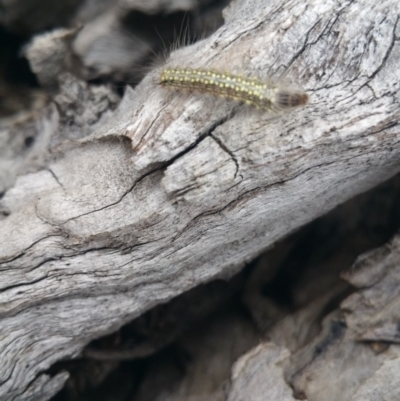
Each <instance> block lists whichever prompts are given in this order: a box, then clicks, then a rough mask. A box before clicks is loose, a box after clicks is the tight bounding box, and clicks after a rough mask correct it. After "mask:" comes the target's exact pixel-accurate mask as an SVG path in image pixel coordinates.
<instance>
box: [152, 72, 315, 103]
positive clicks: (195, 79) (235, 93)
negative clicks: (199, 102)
mask: <svg viewBox="0 0 400 401" xmlns="http://www.w3.org/2000/svg"><path fill="white" fill-rule="evenodd" d="M159 84H160V85H162V86H164V87H169V88H176V89H183V90H187V91H194V92H201V93H208V94H212V95H214V96H219V97H222V98H225V99H230V100H236V101H239V102H242V103H246V104H248V105H250V106H252V107H255V108H257V109H261V110H265V111H285V110H291V109H293V108H296V107H300V106H304V105H305V104H307V102H308V98H309V97H308V94H307V93H306V92H305V91H304V90H302V89H301V88H297V87H294V86H291V85H288V84H285V83H284V82H273V81H260V80H257V79H252V78H244V77H241V76H237V75H232V74H229V73H221V72H218V71H214V70H205V69H189V68H186V69H173V68H164V69H163V70H162V71H161V74H160V77H159Z"/></svg>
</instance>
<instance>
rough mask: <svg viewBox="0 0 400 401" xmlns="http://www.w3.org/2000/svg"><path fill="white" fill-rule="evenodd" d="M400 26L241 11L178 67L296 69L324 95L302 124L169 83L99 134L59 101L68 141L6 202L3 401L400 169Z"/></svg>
mask: <svg viewBox="0 0 400 401" xmlns="http://www.w3.org/2000/svg"><path fill="white" fill-rule="evenodd" d="M399 14H400V6H399V4H398V3H397V2H395V1H394V0H386V1H384V2H381V3H379V4H378V3H376V2H374V1H372V0H368V1H365V2H363V3H362V4H361V3H356V2H353V1H345V2H340V3H339V2H335V1H326V2H323V3H321V2H317V1H312V0H309V1H307V2H303V1H299V0H291V1H288V2H286V3H284V4H282V3H281V2H280V1H277V0H276V1H271V2H268V4H265V2H264V1H261V0H258V1H257V0H253V1H247V2H234V3H232V4H231V5H230V6H229V7H228V9H226V10H225V21H226V23H225V25H224V26H223V27H222V28H221V29H219V30H218V31H217V32H216V33H215V34H214V35H213V36H212V37H210V38H209V39H207V40H204V41H202V42H199V43H198V44H196V45H193V46H191V47H189V48H185V49H182V50H181V51H179V52H176V53H175V54H174V55H173V57H172V60H171V62H170V63H171V65H174V66H179V67H180V66H188V67H194V66H196V67H202V68H215V69H220V70H221V69H222V70H227V69H228V67H229V70H230V72H234V73H239V72H243V73H244V74H249V75H258V76H259V77H261V78H266V77H267V76H271V75H272V76H277V75H279V74H280V72H282V71H286V72H287V75H288V77H290V78H291V79H293V80H295V81H297V82H299V83H300V84H301V85H303V86H304V87H305V88H306V90H307V91H308V92H309V93H310V95H311V102H310V104H309V105H308V106H307V107H306V108H304V109H301V110H296V111H294V112H292V113H290V114H283V115H269V114H262V113H261V112H253V111H250V110H243V109H240V108H237V107H236V105H233V104H231V103H228V102H225V101H222V100H215V99H213V98H210V97H207V96H200V95H195V94H184V95H179V94H177V93H174V92H170V91H168V90H165V89H163V88H160V87H159V86H157V84H156V80H157V74H158V72H157V71H154V72H153V73H151V74H150V75H149V76H148V77H147V78H146V79H145V80H144V82H143V83H142V84H141V85H139V87H137V89H136V90H135V91H134V92H133V93H132V92H131V91H128V92H127V93H126V95H125V98H124V99H123V101H122V103H121V104H120V106H119V108H118V109H117V110H115V111H114V112H113V113H111V112H108V113H102V116H99V115H96V113H94V114H93V113H88V114H87V117H85V118H86V119H87V120H89V121H90V122H89V123H88V121H85V118H84V119H83V120H84V121H80V120H79V117H80V116H79V115H78V113H72V115H73V118H67V117H68V105H67V103H65V102H64V103H63V105H64V106H63V107H60V104H61V103H62V102H60V101H59V102H58V103H57V105H58V108H56V107H51V108H50V110H48V111H47V112H48V113H50V117H49V121H52V122H54V121H55V122H57V125H56V126H55V128H54V129H53V133H54V137H55V142H56V143H57V144H59V146H57V148H54V147H53V148H52V154H51V158H50V160H49V162H48V163H47V164H46V166H45V168H43V169H42V170H39V171H37V172H34V173H30V174H25V175H21V176H19V177H18V179H17V181H16V183H15V184H14V186H13V187H12V188H11V189H9V190H8V191H7V192H6V194H5V195H4V197H3V198H2V199H1V210H4V211H6V213H3V214H4V218H3V220H2V221H1V227H0V235H1V239H0V255H1V256H0V261H1V263H0V268H1V277H2V280H1V287H0V327H1V337H0V355H1V361H2V369H1V371H0V397H1V398H2V399H13V400H45V399H48V398H49V397H50V396H51V395H52V394H54V393H55V392H56V391H58V389H60V388H61V386H62V385H63V383H64V381H65V380H66V378H67V374H66V373H61V374H58V375H57V376H55V377H49V375H47V374H44V373H42V372H43V371H45V370H46V369H47V368H48V367H49V366H51V364H53V363H54V362H55V361H57V360H59V359H61V358H66V357H74V356H76V355H78V354H79V352H80V351H81V350H82V348H83V347H84V345H85V344H87V343H88V342H89V341H90V340H91V339H93V338H96V337H99V336H101V335H104V334H106V333H109V332H111V331H113V330H115V329H117V328H118V327H120V326H121V325H123V324H124V323H125V322H127V321H129V320H131V319H133V318H134V317H136V316H138V315H140V314H141V313H143V312H144V311H145V310H147V309H149V308H151V307H152V306H154V305H156V304H157V303H160V302H166V301H167V300H169V299H171V298H172V297H174V296H176V295H178V294H180V293H182V292H183V291H186V290H188V289H189V288H191V287H194V286H196V285H198V284H200V283H203V282H206V281H208V280H211V279H213V278H216V277H228V276H230V275H232V274H233V273H235V272H236V271H238V269H240V268H241V266H243V265H244V264H245V263H246V261H248V260H250V259H251V258H253V257H254V256H256V255H258V254H259V253H260V252H261V251H262V250H264V249H266V248H267V247H268V246H270V245H271V244H272V243H274V242H275V241H276V240H277V239H279V238H282V237H283V236H285V235H287V234H288V233H290V232H292V231H293V230H295V229H296V228H298V227H300V226H301V225H303V224H305V223H307V222H309V221H311V220H312V219H314V218H316V217H317V216H320V215H321V214H323V213H325V212H327V211H328V210H330V209H331V208H333V207H334V206H336V205H338V204H339V203H341V202H343V201H345V200H347V199H349V198H350V197H352V196H354V195H355V194H358V193H360V192H362V191H365V190H367V189H369V188H371V187H373V186H374V185H376V184H378V183H380V182H382V181H384V180H385V179H387V178H389V177H391V176H392V175H394V174H395V173H397V172H398V171H400V163H399V161H398V160H399V155H400V143H399V141H398V133H399V117H400V106H399V82H400V72H399V70H398V68H397V66H398V63H399V58H400V48H399V41H398V38H399V35H400V33H399V26H398V19H399ZM69 95H70V96H71V97H72V96H73V92H72V91H71V93H70V94H69ZM71 103H74V101H72V102H71ZM76 103H77V101H76V100H75V103H74V105H75V106H74V107H76ZM75 110H82V111H83V112H84V111H85V109H82V108H81V107H77V108H76V109H75ZM103 111H104V110H103ZM82 126H83V127H84V129H83V130H84V131H85V134H87V136H86V137H84V136H85V135H78V134H77V132H79V129H80V127H82ZM60 133H62V135H60ZM77 136H78V137H79V138H82V139H77ZM60 138H62V139H65V138H66V139H69V141H68V142H66V141H64V142H62V141H61V140H60ZM60 143H61V144H60ZM271 358H272V359H274V358H275V357H271ZM277 358H278V359H279V358H280V356H279V355H278V357H277ZM275 359H276V358H275ZM282 391H284V390H282ZM285 391H286V390H285ZM285 394H286V393H285ZM232 399H236V398H235V396H233V395H232ZM288 399H290V398H288Z"/></svg>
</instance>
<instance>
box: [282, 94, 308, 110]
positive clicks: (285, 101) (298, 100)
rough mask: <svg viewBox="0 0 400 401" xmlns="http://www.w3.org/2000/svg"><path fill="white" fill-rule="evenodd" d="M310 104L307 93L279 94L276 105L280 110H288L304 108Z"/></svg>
mask: <svg viewBox="0 0 400 401" xmlns="http://www.w3.org/2000/svg"><path fill="white" fill-rule="evenodd" d="M307 103H308V95H307V93H304V92H303V93H300V92H299V93H295V92H286V91H285V92H278V93H277V95H276V105H277V106H278V108H282V109H286V108H292V107H299V106H304V105H306V104H307Z"/></svg>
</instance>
